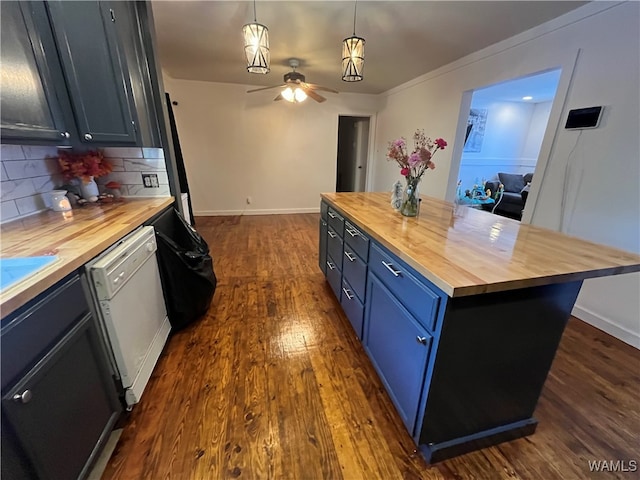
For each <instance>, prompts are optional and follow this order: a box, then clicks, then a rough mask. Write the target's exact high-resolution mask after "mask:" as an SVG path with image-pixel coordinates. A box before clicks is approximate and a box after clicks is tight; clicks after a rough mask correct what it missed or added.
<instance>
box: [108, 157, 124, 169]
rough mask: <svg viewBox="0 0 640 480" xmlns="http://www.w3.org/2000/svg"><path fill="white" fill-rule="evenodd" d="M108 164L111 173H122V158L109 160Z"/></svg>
mask: <svg viewBox="0 0 640 480" xmlns="http://www.w3.org/2000/svg"><path fill="white" fill-rule="evenodd" d="M109 162H110V163H111V167H112V171H114V172H124V160H123V159H122V158H110V159H109Z"/></svg>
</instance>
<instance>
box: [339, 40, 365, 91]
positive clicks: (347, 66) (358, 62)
mask: <svg viewBox="0 0 640 480" xmlns="http://www.w3.org/2000/svg"><path fill="white" fill-rule="evenodd" d="M363 68H364V38H360V37H356V36H355V35H354V36H353V37H349V38H345V39H344V40H343V41H342V80H344V81H345V82H359V81H360V80H362V78H363V77H362V69H363Z"/></svg>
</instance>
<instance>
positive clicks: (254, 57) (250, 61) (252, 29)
mask: <svg viewBox="0 0 640 480" xmlns="http://www.w3.org/2000/svg"><path fill="white" fill-rule="evenodd" d="M242 35H243V36H244V54H245V57H246V59H247V72H249V73H269V71H270V70H271V69H270V67H269V63H270V62H271V54H270V52H269V30H268V29H267V27H265V26H264V25H262V24H260V23H247V24H246V25H245V26H243V27H242Z"/></svg>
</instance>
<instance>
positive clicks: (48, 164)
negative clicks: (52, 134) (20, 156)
mask: <svg viewBox="0 0 640 480" xmlns="http://www.w3.org/2000/svg"><path fill="white" fill-rule="evenodd" d="M5 168H6V170H7V174H8V175H9V179H11V180H20V179H22V178H33V177H41V176H43V175H53V174H56V173H59V172H60V167H59V165H58V162H57V160H55V159H53V158H48V159H46V160H43V159H41V160H15V161H13V162H7V163H6V165H5Z"/></svg>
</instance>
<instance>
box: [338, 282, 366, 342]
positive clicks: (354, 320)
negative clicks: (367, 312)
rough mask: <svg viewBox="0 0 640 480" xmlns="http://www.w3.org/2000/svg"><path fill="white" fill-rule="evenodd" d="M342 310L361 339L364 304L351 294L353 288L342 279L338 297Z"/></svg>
mask: <svg viewBox="0 0 640 480" xmlns="http://www.w3.org/2000/svg"><path fill="white" fill-rule="evenodd" d="M340 305H342V310H344V313H345V314H346V315H347V318H348V319H349V322H351V326H352V327H353V329H354V330H355V331H356V335H358V338H359V339H360V340H362V320H363V318H364V305H363V304H362V302H361V301H360V300H359V299H358V297H357V296H356V295H354V294H353V289H352V288H351V286H350V285H349V283H348V282H347V281H345V280H344V279H342V298H341V299H340Z"/></svg>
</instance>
